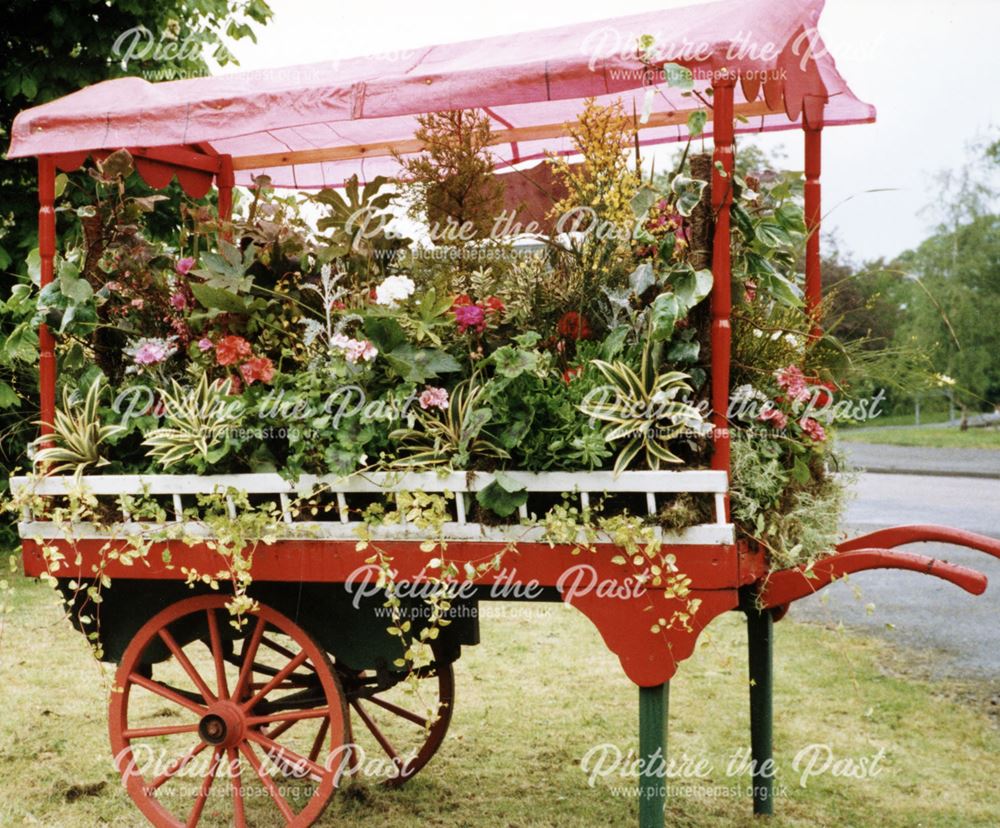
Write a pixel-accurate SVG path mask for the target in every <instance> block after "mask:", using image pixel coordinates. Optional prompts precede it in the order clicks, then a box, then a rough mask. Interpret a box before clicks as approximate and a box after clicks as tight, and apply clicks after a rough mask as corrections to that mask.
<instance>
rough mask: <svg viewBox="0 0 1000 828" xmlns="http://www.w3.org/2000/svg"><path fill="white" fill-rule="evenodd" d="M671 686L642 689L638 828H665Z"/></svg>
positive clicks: (640, 694) (640, 689)
mask: <svg viewBox="0 0 1000 828" xmlns="http://www.w3.org/2000/svg"><path fill="white" fill-rule="evenodd" d="M669 709H670V682H665V683H664V684H660V685H657V686H656V687H640V688H639V756H640V758H641V760H642V773H641V774H640V776H639V828H663V806H664V804H665V802H666V792H667V790H666V789H667V779H666V777H664V776H662V775H661V773H660V772H662V770H663V768H665V767H666V762H667V716H668V712H669Z"/></svg>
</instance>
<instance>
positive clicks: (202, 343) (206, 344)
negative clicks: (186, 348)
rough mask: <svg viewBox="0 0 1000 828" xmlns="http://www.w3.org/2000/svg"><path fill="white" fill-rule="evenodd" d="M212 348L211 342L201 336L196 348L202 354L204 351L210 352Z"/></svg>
mask: <svg viewBox="0 0 1000 828" xmlns="http://www.w3.org/2000/svg"><path fill="white" fill-rule="evenodd" d="M214 347H215V346H214V345H213V344H212V340H211V339H209V338H208V337H207V336H203V337H202V338H201V339H199V340H198V348H199V350H200V351H201V352H202V353H204V352H205V351H211V350H212V348H214Z"/></svg>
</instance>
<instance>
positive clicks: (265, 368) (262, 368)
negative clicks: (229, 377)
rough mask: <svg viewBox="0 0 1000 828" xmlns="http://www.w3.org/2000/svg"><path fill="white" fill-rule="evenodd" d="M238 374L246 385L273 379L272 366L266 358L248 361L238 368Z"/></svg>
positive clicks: (255, 358)
mask: <svg viewBox="0 0 1000 828" xmlns="http://www.w3.org/2000/svg"><path fill="white" fill-rule="evenodd" d="M240 373H241V374H242V375H243V379H244V381H245V382H246V384H247V385H253V384H254V383H255V382H258V381H259V382H265V383H266V382H270V381H271V380H272V379H273V377H274V366H273V365H272V364H271V360H269V359H268V358H267V357H254V358H253V359H248V360H247V361H246V362H244V363H243V364H242V365H241V366H240Z"/></svg>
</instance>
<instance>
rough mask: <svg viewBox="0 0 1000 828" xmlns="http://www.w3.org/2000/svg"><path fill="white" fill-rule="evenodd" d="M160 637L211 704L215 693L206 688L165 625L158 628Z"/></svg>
mask: <svg viewBox="0 0 1000 828" xmlns="http://www.w3.org/2000/svg"><path fill="white" fill-rule="evenodd" d="M160 638H161V639H163V643H164V644H166V645H167V647H168V648H169V649H170V652H172V653H173V654H174V658H176V659H177V663H178V664H180V665H181V667H183V668H184V672H185V673H187V674H188V677H189V678H190V679H191V681H193V682H194V686H195V687H197V688H198V692H199V693H201V697H202V698H203V699H204V700H205V703H206V704H212V702H214V701H215V700H216V699H215V694H214V693H213V692H212V691H211V690H209V689H208V685H207V684H205V680H204V679H203V678H202V677H201V676H200V675H199V673H198V671H197V670H195V669H194V665H193V664H192V663H191V661H190V660H189V659H188V657H187V656H186V655H185V654H184V651H183V650H182V649H181V648H180V646H179V645H178V644H177V642H176V641H175V640H174V637H173V636H172V635H171V634H170V631H169V630H168V629H167V628H166V627H164V628H163V629H161V630H160Z"/></svg>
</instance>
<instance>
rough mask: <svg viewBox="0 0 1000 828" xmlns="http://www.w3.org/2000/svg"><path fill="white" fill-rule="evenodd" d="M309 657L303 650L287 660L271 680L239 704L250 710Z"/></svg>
mask: <svg viewBox="0 0 1000 828" xmlns="http://www.w3.org/2000/svg"><path fill="white" fill-rule="evenodd" d="M307 658H309V653H307V652H306V651H305V650H303V651H302V652H300V653H299V654H298V655H297V656H295V658H293V659H292V660H291V661H289V662H288V664H286V665H285V666H284V667H282V668H281V669H280V670H278V672H277V673H275V675H274V676H273V677H272V678H271V680H270V681H269V682H268V683H267V684H265V685H264V686H263V687H261V688H260V690H258V691H257V693H256V695H254V696H253V697H252V698H251V699H250V700H249V701H246V702H243V704H242V705H241V706H242V707H243V709H244V710H252V709H253V707H254V705H255V704H257V703H258V702H259V701H261V700H262V699H263V698H264V697H265V696H266V695H267V694H268V693H270V692H271V691H272V690H273V689H274V688H275V687H277V686H278V685H279V684H281V683H282V682H283V681H284V680H285V679H286V678H288V676H290V675H291V674H292V673H294V672H295V671H296V670H297V669H298V668H299V666H300V665H301V664H302V663H303V662H304V661H305V660H306V659H307Z"/></svg>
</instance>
